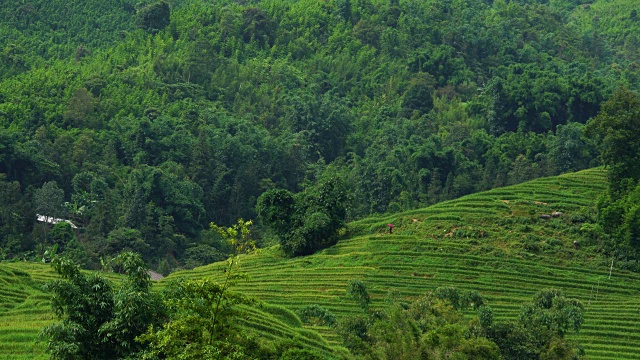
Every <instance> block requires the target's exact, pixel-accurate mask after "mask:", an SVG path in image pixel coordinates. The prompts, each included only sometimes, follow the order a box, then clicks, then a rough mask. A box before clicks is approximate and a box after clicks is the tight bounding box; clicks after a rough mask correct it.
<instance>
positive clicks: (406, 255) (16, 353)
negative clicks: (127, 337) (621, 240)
mask: <svg viewBox="0 0 640 360" xmlns="http://www.w3.org/2000/svg"><path fill="white" fill-rule="evenodd" d="M604 191H606V180H605V173H604V171H603V170H602V169H592V170H587V171H582V172H579V173H575V174H567V175H563V176H559V177H552V178H545V179H539V180H535V181H532V182H528V183H524V184H520V185H516V186H511V187H505V188H500V189H495V190H491V191H487V192H483V193H478V194H473V195H469V196H466V197H463V198H460V199H456V200H452V201H447V202H443V203H440V204H437V205H434V206H431V207H428V208H424V209H417V210H411V211H407V212H403V213H399V214H389V215H381V216H377V217H372V218H367V219H363V220H360V221H356V222H353V223H351V224H349V234H350V235H349V237H348V238H346V239H343V240H341V241H340V242H339V243H338V244H337V245H336V246H334V247H331V248H329V249H325V250H323V251H321V252H319V253H317V254H315V255H311V256H307V257H300V258H294V259H287V258H283V257H282V254H281V253H280V251H279V249H278V247H273V248H268V249H261V250H259V251H258V252H257V253H256V254H252V255H249V256H242V257H240V259H239V261H240V269H241V270H242V271H243V272H245V273H247V274H248V275H249V278H248V280H246V281H243V282H241V283H240V284H238V285H237V287H236V288H235V289H236V290H237V291H241V292H243V293H245V294H247V295H249V296H253V297H255V298H256V299H259V300H260V301H261V302H260V303H259V304H260V305H259V306H257V307H254V308H243V312H242V314H243V315H242V316H241V320H240V322H241V323H242V324H243V325H244V326H245V327H246V329H248V333H249V334H250V336H255V337H256V338H258V339H262V340H264V341H269V340H270V339H281V338H296V339H299V340H300V341H302V342H304V343H306V344H309V345H310V346H312V347H314V348H316V349H318V350H320V351H322V352H324V353H325V354H329V353H333V354H341V353H344V351H345V350H344V349H343V348H341V347H340V339H339V337H338V336H337V335H336V334H335V332H334V331H333V330H332V329H331V328H328V327H325V326H307V327H305V326H302V325H301V323H300V320H299V319H298V317H297V316H296V315H295V313H296V312H297V311H298V310H300V309H302V308H304V307H305V306H309V305H313V304H318V305H320V306H322V307H324V308H327V309H329V310H330V311H332V312H333V313H334V314H335V315H336V316H338V317H341V316H347V315H351V314H355V313H357V312H359V311H360V310H359V308H358V307H357V306H356V304H355V303H354V302H353V301H350V300H348V299H347V298H346V296H345V289H346V285H347V283H348V282H349V281H350V280H352V279H359V280H362V281H363V282H364V283H365V284H367V286H368V287H369V290H370V292H371V294H372V296H373V306H382V304H383V302H384V300H385V298H386V296H387V294H388V292H389V291H390V290H396V291H398V292H399V293H400V295H401V296H403V297H404V298H406V299H415V298H417V297H419V296H421V295H422V294H425V293H426V292H428V291H431V290H433V289H435V288H436V287H438V286H445V285H446V286H455V287H457V288H460V289H468V290H478V291H480V292H481V293H482V294H483V295H485V296H486V297H487V300H488V302H489V305H491V306H492V308H493V309H494V313H495V316H496V318H497V319H502V320H506V319H513V318H514V317H516V316H517V314H518V311H519V308H520V306H521V305H523V304H524V303H525V302H527V301H529V300H530V299H531V297H532V295H533V294H535V293H536V292H537V291H539V290H541V289H544V288H550V287H554V288H559V289H562V290H563V291H564V292H565V293H566V295H568V296H570V297H575V298H578V299H580V300H581V301H583V302H584V304H585V306H586V309H587V311H586V315H585V323H584V326H583V329H582V331H581V332H580V333H579V334H577V335H571V336H570V337H571V338H572V339H575V340H577V341H579V342H580V343H581V344H582V346H583V347H584V348H585V351H586V353H587V355H588V358H589V359H603V360H604V359H640V321H637V318H638V315H639V314H640V313H639V311H640V275H639V274H634V273H629V272H625V271H620V270H618V269H616V268H615V264H614V269H613V273H612V276H611V278H610V279H609V265H610V260H608V259H606V258H603V257H601V256H600V255H598V254H597V253H596V251H595V250H596V249H597V248H598V244H596V243H590V242H589V241H588V240H586V239H584V238H583V236H582V235H581V233H580V231H579V229H580V226H581V223H580V221H583V220H584V219H589V218H593V216H594V215H593V214H594V209H593V206H594V202H595V201H596V199H597V198H598V196H599V195H600V194H601V193H602V192H604ZM553 211H562V212H563V213H565V215H564V216H563V217H561V218H558V219H552V220H550V221H547V220H541V219H539V215H540V214H541V213H551V212H553ZM390 222H391V223H394V224H395V225H396V227H395V229H394V233H393V234H392V235H389V234H388V233H387V224H388V223H390ZM573 241H579V242H580V243H581V244H582V246H581V249H580V250H576V249H574V248H573ZM223 268H224V265H223V264H221V263H218V264H211V265H208V266H204V267H200V268H197V269H194V270H190V271H181V272H176V273H174V274H172V275H171V276H169V277H168V278H167V280H171V279H177V278H197V277H201V276H212V277H219V278H222V277H223V276H224V272H223ZM52 277H53V274H52V273H51V271H50V269H49V267H48V266H40V265H37V264H22V263H8V264H0V284H2V286H0V358H2V359H5V358H7V359H21V358H26V357H27V356H28V357H29V358H35V359H38V358H43V352H42V351H43V348H42V344H35V343H34V340H35V337H36V335H37V333H38V331H39V329H40V328H41V327H42V326H43V325H45V324H47V323H49V322H51V321H52V316H51V315H50V312H49V308H48V302H47V298H46V294H43V293H42V291H41V290H39V289H40V284H41V283H42V282H43V281H45V280H47V279H51V278H52ZM166 283H167V281H166V280H163V281H161V282H159V283H158V286H157V288H160V289H161V288H162V287H164V286H165V285H166ZM5 284H7V285H6V286H5ZM9 354H11V355H9Z"/></svg>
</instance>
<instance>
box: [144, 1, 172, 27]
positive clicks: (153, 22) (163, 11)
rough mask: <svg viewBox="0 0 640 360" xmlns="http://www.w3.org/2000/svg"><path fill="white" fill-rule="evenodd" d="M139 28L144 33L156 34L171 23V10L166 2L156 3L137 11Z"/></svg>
mask: <svg viewBox="0 0 640 360" xmlns="http://www.w3.org/2000/svg"><path fill="white" fill-rule="evenodd" d="M138 18H139V21H140V27H142V28H143V29H144V30H145V31H148V32H151V33H157V32H159V31H161V30H162V29H164V28H165V27H167V25H169V23H170V22H171V8H170V7H169V3H168V2H166V1H158V2H156V3H152V4H149V5H146V6H144V7H143V8H141V9H140V10H138Z"/></svg>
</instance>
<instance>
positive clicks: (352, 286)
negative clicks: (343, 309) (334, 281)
mask: <svg viewBox="0 0 640 360" xmlns="http://www.w3.org/2000/svg"><path fill="white" fill-rule="evenodd" d="M347 297H349V298H352V299H353V300H355V301H356V302H357V303H358V304H359V305H360V307H361V308H362V309H363V310H365V311H367V309H368V308H369V303H370V302H371V297H370V296H369V291H368V290H367V287H366V286H365V285H364V283H363V282H362V281H360V280H351V281H349V284H348V285H347Z"/></svg>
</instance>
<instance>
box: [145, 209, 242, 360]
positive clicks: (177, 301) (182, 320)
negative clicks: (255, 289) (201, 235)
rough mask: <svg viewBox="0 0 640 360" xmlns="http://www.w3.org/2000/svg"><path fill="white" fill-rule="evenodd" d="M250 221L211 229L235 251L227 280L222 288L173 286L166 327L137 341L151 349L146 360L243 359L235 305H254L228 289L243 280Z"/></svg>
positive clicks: (189, 283) (197, 283) (198, 282)
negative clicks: (242, 256) (243, 256)
mask: <svg viewBox="0 0 640 360" xmlns="http://www.w3.org/2000/svg"><path fill="white" fill-rule="evenodd" d="M249 226H251V221H247V222H245V221H243V220H242V219H239V220H238V223H237V224H236V225H234V226H232V227H227V228H224V227H218V226H217V225H215V224H211V227H212V228H213V229H214V230H216V231H218V232H220V234H221V236H223V237H224V238H225V239H227V240H228V241H229V242H230V243H231V244H232V246H233V248H234V249H235V250H234V253H233V254H232V255H231V256H230V257H229V259H228V260H227V266H226V268H225V278H224V280H223V281H222V282H221V283H219V282H217V281H215V280H213V279H211V278H204V279H193V280H181V281H178V282H174V283H172V284H170V285H169V287H168V289H167V290H166V291H165V293H164V300H163V302H164V304H165V306H166V307H167V309H169V314H168V316H169V318H168V321H167V322H166V323H165V324H163V325H162V326H161V327H150V328H149V329H148V331H147V332H146V333H145V334H144V335H142V336H140V338H139V340H140V341H141V342H143V343H146V344H149V350H148V351H147V352H146V353H145V354H144V355H143V357H142V358H144V359H156V358H158V357H161V358H164V359H214V358H227V359H233V358H238V359H239V358H244V357H245V356H246V355H245V352H244V349H243V347H242V346H241V345H240V344H241V343H242V338H241V335H240V333H239V329H238V327H237V323H236V322H235V315H236V314H237V305H240V304H249V303H251V302H252V301H251V300H250V299H248V298H246V297H245V296H243V295H242V294H238V293H234V292H232V291H231V290H230V288H231V287H232V286H233V285H235V284H236V283H237V281H238V280H239V279H241V278H242V276H241V274H238V273H237V267H238V256H237V255H238V254H240V253H244V252H247V251H250V250H251V249H253V244H252V241H251V240H250V230H249Z"/></svg>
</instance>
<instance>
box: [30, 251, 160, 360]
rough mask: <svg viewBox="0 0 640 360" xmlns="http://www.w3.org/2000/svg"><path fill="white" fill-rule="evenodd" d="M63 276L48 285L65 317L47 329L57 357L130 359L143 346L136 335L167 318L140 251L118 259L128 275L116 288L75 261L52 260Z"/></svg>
mask: <svg viewBox="0 0 640 360" xmlns="http://www.w3.org/2000/svg"><path fill="white" fill-rule="evenodd" d="M52 264H53V267H54V268H55V270H56V272H57V273H58V274H59V275H60V276H61V277H62V279H61V280H55V281H53V282H51V283H50V284H48V285H47V286H46V289H47V290H48V291H51V292H52V293H53V297H52V306H53V310H54V312H55V314H56V315H57V316H58V318H59V319H60V320H61V321H60V322H58V323H55V324H53V325H49V326H47V327H45V328H44V330H43V331H42V337H43V338H44V339H45V340H46V341H47V351H48V352H49V354H50V355H51V358H52V359H115V358H126V357H128V356H130V355H133V354H135V353H136V352H138V351H140V350H142V348H143V346H142V345H141V344H139V343H137V342H136V341H135V338H136V337H137V336H139V335H141V334H142V333H143V332H145V331H146V330H147V327H149V326H151V325H153V324H158V323H159V322H160V321H161V320H162V313H163V306H162V303H161V302H160V298H159V297H158V296H157V295H154V294H152V293H150V290H151V283H150V280H149V275H148V274H147V268H146V266H145V264H144V262H142V259H141V258H140V256H139V255H137V254H133V253H123V254H121V255H120V256H118V257H117V258H116V259H115V260H114V265H115V266H116V267H117V268H119V269H121V270H122V272H123V273H124V274H126V276H127V278H126V280H125V281H124V283H123V284H122V285H121V286H119V287H117V288H114V287H113V286H112V285H111V284H110V283H109V282H108V281H107V280H105V279H104V278H103V277H101V276H100V275H98V274H91V275H86V274H84V273H82V272H81V271H80V268H79V267H78V266H77V265H75V264H74V263H73V262H71V261H69V260H66V259H64V258H55V259H54V260H53V262H52Z"/></svg>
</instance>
